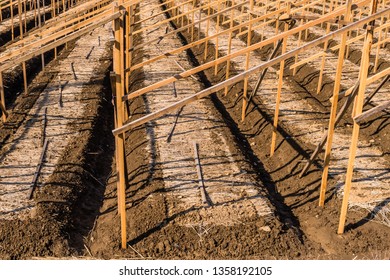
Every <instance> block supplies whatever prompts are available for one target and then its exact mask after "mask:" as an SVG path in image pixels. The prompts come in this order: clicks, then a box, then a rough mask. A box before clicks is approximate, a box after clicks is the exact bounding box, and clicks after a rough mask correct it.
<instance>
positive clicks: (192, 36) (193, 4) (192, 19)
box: [191, 0, 202, 43]
mask: <svg viewBox="0 0 390 280" xmlns="http://www.w3.org/2000/svg"><path fill="white" fill-rule="evenodd" d="M195 4H196V1H195V0H193V1H192V6H193V7H194V8H195ZM199 11H200V12H201V11H202V10H201V9H199ZM194 22H195V9H192V14H191V43H192V42H193V41H194V29H195V25H194Z"/></svg>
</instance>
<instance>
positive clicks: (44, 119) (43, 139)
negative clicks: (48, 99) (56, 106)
mask: <svg viewBox="0 0 390 280" xmlns="http://www.w3.org/2000/svg"><path fill="white" fill-rule="evenodd" d="M46 126H47V107H45V110H44V113H43V116H42V130H41V146H42V147H43V146H44V145H45V141H46Z"/></svg>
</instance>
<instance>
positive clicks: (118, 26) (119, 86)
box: [113, 0, 127, 249]
mask: <svg viewBox="0 0 390 280" xmlns="http://www.w3.org/2000/svg"><path fill="white" fill-rule="evenodd" d="M120 1H121V2H120V3H122V1H123V0H120ZM115 4H116V5H115V6H114V12H116V11H118V10H119V7H118V4H117V3H115ZM114 33H115V43H114V50H113V56H114V57H113V64H114V65H113V68H114V72H115V77H116V83H115V91H116V97H115V103H116V109H117V116H116V120H117V125H118V127H121V126H122V125H123V122H124V121H123V114H124V113H123V102H122V95H123V83H122V77H121V76H122V75H121V74H122V72H123V70H122V68H123V60H122V59H121V58H122V54H121V48H123V47H121V45H122V46H123V18H118V19H116V20H114ZM116 144H117V146H116V153H115V155H116V157H117V161H116V162H117V163H118V164H119V166H117V172H118V180H117V189H118V197H119V205H118V210H119V213H120V218H121V240H122V249H126V248H127V230H126V226H127V225H126V186H125V182H126V180H125V177H126V174H125V160H126V158H125V133H122V134H119V135H118V136H116Z"/></svg>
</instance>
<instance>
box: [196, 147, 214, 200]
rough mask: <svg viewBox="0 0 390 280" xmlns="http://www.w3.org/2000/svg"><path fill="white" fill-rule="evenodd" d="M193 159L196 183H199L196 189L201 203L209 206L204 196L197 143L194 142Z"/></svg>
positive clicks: (204, 189) (204, 188) (204, 190)
mask: <svg viewBox="0 0 390 280" xmlns="http://www.w3.org/2000/svg"><path fill="white" fill-rule="evenodd" d="M194 158H195V165H196V172H197V174H198V183H199V187H198V188H199V190H200V193H201V196H202V203H203V204H204V205H208V206H210V202H209V200H208V199H207V195H206V187H205V185H204V179H203V172H202V166H201V165H200V159H199V151H198V143H196V142H194Z"/></svg>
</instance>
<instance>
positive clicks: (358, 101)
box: [337, 0, 378, 234]
mask: <svg viewBox="0 0 390 280" xmlns="http://www.w3.org/2000/svg"><path fill="white" fill-rule="evenodd" d="M377 5H378V0H373V1H372V2H371V10H370V14H371V15H372V14H374V13H376V10H377ZM374 27H375V20H374V21H372V22H370V24H368V25H367V31H366V38H365V40H364V46H363V52H362V60H361V66H360V87H359V92H358V95H357V96H356V98H355V111H354V115H353V117H354V116H357V115H359V114H361V113H362V111H363V103H364V93H365V91H366V86H367V84H366V81H367V76H368V69H369V65H370V51H371V45H372V39H373V33H374ZM359 131H360V125H359V124H358V123H357V122H356V121H354V123H353V131H352V141H351V146H350V149H349V160H348V168H347V175H346V178H345V187H344V196H343V203H342V205H341V213H340V222H339V228H338V231H337V233H338V234H342V233H344V227H345V220H346V217H347V210H348V200H349V193H350V191H351V185H352V175H353V169H354V162H355V158H356V151H357V144H358V140H359Z"/></svg>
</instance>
